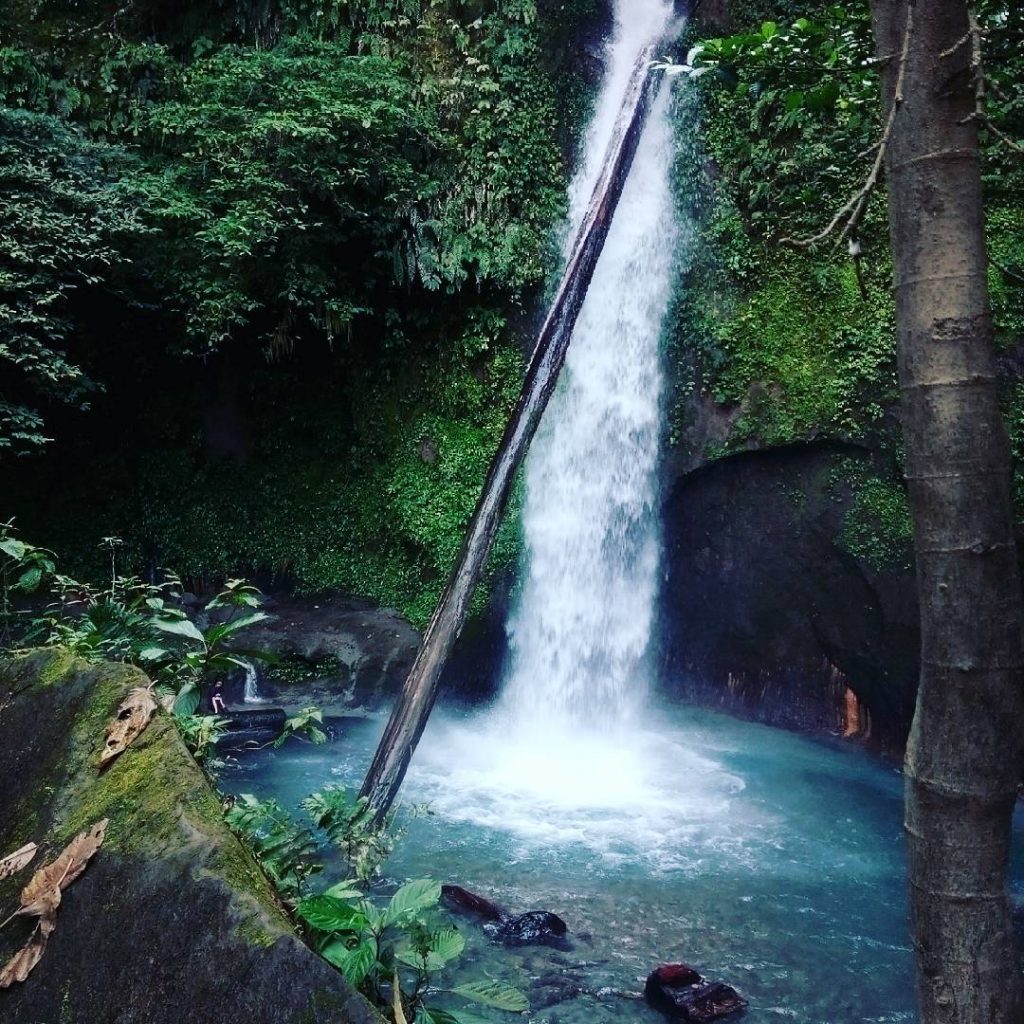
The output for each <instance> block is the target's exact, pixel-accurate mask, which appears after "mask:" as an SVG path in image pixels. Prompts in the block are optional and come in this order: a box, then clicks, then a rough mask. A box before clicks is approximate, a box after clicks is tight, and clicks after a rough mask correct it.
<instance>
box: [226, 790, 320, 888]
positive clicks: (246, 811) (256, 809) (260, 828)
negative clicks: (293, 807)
mask: <svg viewBox="0 0 1024 1024" xmlns="http://www.w3.org/2000/svg"><path fill="white" fill-rule="evenodd" d="M227 822H228V825H229V826H230V827H231V828H232V829H233V830H234V831H235V832H236V833H237V834H238V835H239V836H240V837H241V838H242V839H243V840H244V841H245V843H246V844H247V845H248V846H249V848H250V850H251V851H252V854H253V856H254V857H255V858H256V860H257V861H259V863H260V866H261V867H262V868H263V870H264V871H265V872H266V874H267V876H268V877H269V878H270V880H271V881H272V882H273V883H274V886H275V888H276V889H277V890H278V892H280V893H281V895H282V896H283V897H284V898H285V899H286V900H294V899H297V898H298V897H299V896H301V895H302V893H303V892H304V891H305V886H306V880H307V879H308V878H309V877H310V876H311V875H315V874H318V873H319V872H321V871H322V870H323V863H322V862H321V861H320V859H319V857H318V856H317V849H318V846H317V842H316V839H315V838H314V837H313V835H312V833H311V832H310V831H309V829H305V828H301V827H300V826H298V825H296V824H295V822H294V821H293V820H292V818H291V815H289V814H288V812H287V811H286V810H285V809H284V808H283V807H282V806H281V805H280V804H279V803H278V802H277V801H276V800H257V799H256V797H254V796H253V795H252V794H250V793H243V794H242V795H241V796H239V797H238V798H237V799H236V800H235V802H234V804H233V806H232V807H231V809H230V810H229V811H228V812H227Z"/></svg>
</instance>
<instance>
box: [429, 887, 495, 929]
mask: <svg viewBox="0 0 1024 1024" xmlns="http://www.w3.org/2000/svg"><path fill="white" fill-rule="evenodd" d="M441 895H442V896H443V897H444V898H445V900H446V901H447V902H448V903H450V904H452V905H453V906H455V907H457V908H458V909H459V910H468V911H471V912H472V913H474V914H479V915H480V916H481V917H483V918H484V919H485V920H488V921H503V920H505V918H506V917H508V915H507V914H506V913H505V911H504V910H502V909H501V907H499V906H497V905H496V904H494V903H492V902H491V901H490V900H487V899H484V897H483V896H477V894H476V893H475V892H470V891H469V890H468V889H463V888H462V886H461V885H442V886H441Z"/></svg>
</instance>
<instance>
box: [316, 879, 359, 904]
mask: <svg viewBox="0 0 1024 1024" xmlns="http://www.w3.org/2000/svg"><path fill="white" fill-rule="evenodd" d="M324 895H325V896H333V897H334V898H335V899H337V900H354V899H360V898H361V897H362V895H363V894H362V893H361V892H360V891H359V890H358V889H356V888H354V887H353V885H352V883H351V882H348V881H345V882H335V884H334V885H332V886H331V887H330V889H328V890H327V891H326V892H325V893H324Z"/></svg>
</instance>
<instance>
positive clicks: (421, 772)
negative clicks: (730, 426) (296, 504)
mask: <svg viewBox="0 0 1024 1024" xmlns="http://www.w3.org/2000/svg"><path fill="white" fill-rule="evenodd" d="M672 26H673V11H672V4H671V3H670V2H666V0H616V27H615V32H614V35H613V38H612V41H611V43H610V44H609V49H608V59H607V62H606V68H607V71H606V76H605V81H604V84H603V86H602V89H601V92H600V95H599V97H598V100H597V104H596V108H595V113H594V117H593V120H592V123H591V125H590V129H589V132H588V134H587V139H586V143H585V152H584V158H583V160H582V165H581V168H580V171H579V173H578V174H577V175H576V178H575V180H574V182H573V185H572V193H571V206H570V210H571V217H572V218H575V219H576V220H577V222H578V220H579V218H580V217H581V216H582V215H583V213H584V211H585V208H586V203H587V200H588V199H589V198H590V195H591V193H592V190H593V186H594V183H595V180H596V178H597V176H598V175H599V174H600V164H601V159H602V155H603V153H604V150H605V149H606V148H607V145H608V140H609V138H610V137H611V135H612V131H613V125H614V121H615V119H616V117H617V115H618V111H619V108H620V106H621V102H622V98H623V93H624V90H625V89H626V86H627V82H628V79H629V73H630V69H631V68H632V66H633V65H634V63H635V61H636V59H637V56H638V54H639V53H640V52H641V51H642V50H643V49H644V48H645V47H646V46H649V45H651V44H652V43H654V42H657V40H659V39H660V38H661V37H662V36H664V35H666V34H668V32H670V31H671V27H672ZM677 81H678V80H677ZM670 88H671V87H670V85H669V84H668V83H664V84H663V85H662V88H661V89H660V90H659V92H658V95H657V96H656V97H655V99H654V102H653V106H652V108H651V111H650V116H649V117H648V120H647V124H646V127H645V128H644V131H643V134H642V136H641V138H640V141H639V145H638V148H637V151H636V156H635V158H634V160H633V164H632V169H631V171H630V174H629V177H628V179H627V181H626V183H625V187H624V190H623V193H622V197H621V199H620V201H619V205H618V209H617V211H616V213H615V216H614V219H613V221H612V224H611V228H610V231H609V234H608V237H607V240H606V242H605V246H604V250H603V252H602V254H601V257H600V260H599V262H598V265H597V268H596V270H595V273H594V276H593V280H592V282H591V285H590V288H589V291H588V292H587V296H586V299H585V301H584V303H583V307H582V310H581V312H580V317H579V320H578V321H577V324H576V329H575V332H574V334H573V337H572V343H571V344H570V346H569V351H568V356H567V359H566V363H565V367H564V369H563V371H562V375H561V380H560V382H559V387H558V390H557V391H556V393H555V395H554V396H553V398H552V401H551V403H550V404H549V406H548V408H547V411H546V412H545V414H544V418H543V420H542V423H541V426H540V429H539V430H538V432H537V435H536V437H535V439H534V442H533V446H532V448H531V450H530V454H529V456H528V458H527V461H526V471H525V484H526V494H525V510H524V516H523V529H524V535H525V548H526V551H525V556H524V574H523V583H522V588H521V592H520V594H519V598H518V602H517V606H516V609H515V611H514V613H513V614H512V616H511V617H510V620H509V623H508V628H507V631H508V639H509V651H508V659H507V666H506V672H505V677H504V681H503V682H504V685H503V688H502V693H501V696H500V697H499V699H498V702H497V704H496V706H495V707H494V708H492V709H491V710H490V711H489V712H487V713H485V714H483V715H479V716H474V717H473V718H470V719H468V720H466V719H454V720H452V719H449V720H447V721H444V720H442V721H437V720H436V719H435V720H434V721H433V722H432V738H431V740H430V741H429V742H428V743H427V744H425V747H426V749H425V750H424V751H423V754H422V756H419V757H418V760H417V761H416V762H415V763H414V765H413V771H412V772H411V777H412V778H413V780H414V781H413V783H412V784H413V786H414V788H415V791H416V792H417V794H418V796H420V797H421V798H423V799H425V800H427V801H428V802H429V803H430V805H431V806H432V807H433V808H434V809H435V810H436V811H437V813H438V814H439V815H440V816H442V817H444V818H447V819H449V820H452V821H472V822H475V823H476V824H478V825H484V826H490V827H493V826H499V827H500V828H502V829H504V830H508V831H511V832H514V833H516V834H517V835H519V836H520V837H522V838H523V840H524V841H527V842H529V843H530V844H531V845H533V844H539V845H540V846H542V847H546V848H549V849H557V848H561V847H564V846H569V845H573V844H577V843H581V842H582V843H585V844H588V845H590V846H591V847H593V848H594V849H595V850H600V851H601V852H602V853H603V854H604V855H606V856H608V857H610V858H612V859H614V858H616V857H619V856H620V855H621V849H622V847H623V843H625V842H628V843H629V844H632V845H633V846H634V847H635V848H637V849H639V848H644V849H649V850H651V851H655V850H657V851H662V852H664V851H666V850H668V849H670V848H671V847H672V846H673V844H676V843H682V842H684V841H687V840H684V838H683V837H685V836H688V835H691V834H692V830H693V829H694V828H697V829H699V828H701V827H703V826H702V825H701V824H700V823H703V822H707V821H708V820H709V819H710V818H713V819H714V820H715V822H716V827H720V826H721V820H722V818H723V817H724V816H725V815H726V814H727V810H726V809H727V808H728V805H729V801H730V799H731V798H732V796H733V794H735V793H736V792H738V791H740V790H741V789H742V787H743V782H742V780H740V779H739V778H737V777H736V776H734V775H733V774H732V773H730V772H728V771H725V770H723V768H722V766H721V765H719V764H718V763H716V762H714V761H709V760H708V759H707V758H705V757H702V756H700V755H698V754H696V753H695V752H694V750H693V749H692V744H691V743H690V742H689V740H688V738H682V737H680V735H678V734H677V733H676V732H674V731H672V730H667V731H666V730H665V729H663V728H661V725H660V723H659V722H653V723H648V722H645V721H644V719H643V716H642V715H641V711H642V710H643V708H644V703H645V697H646V695H647V693H648V690H649V675H650V665H649V659H650V646H651V633H652V630H653V628H654V621H655V602H656V599H657V592H658V577H659V560H660V528H659V523H658V517H657V510H658V468H659V466H658V463H659V454H660V453H659V442H660V437H661V433H662V404H663V396H662V391H663V380H662V368H661V359H660V344H659V343H660V336H661V329H662V322H663V320H664V318H665V314H666V312H667V309H668V305H669V301H670V298H671V292H672V287H673V282H674V278H675V274H676V270H677V267H678V263H677V260H678V259H679V258H680V253H683V255H684V257H685V254H686V252H687V251H688V243H689V241H690V233H689V232H688V230H687V224H686V221H685V220H683V221H682V222H681V223H680V222H679V221H678V220H677V217H676V205H675V202H674V197H673V190H672V182H671V172H672V165H673V162H674V158H675V155H676V147H677V144H678V143H679V140H677V139H676V138H675V135H674V132H673V123H672V119H671V115H670V99H671V97H670V91H669V90H670ZM683 141H685V140H683ZM571 226H572V224H570V227H571ZM570 236H571V232H570ZM610 734H613V735H610ZM683 779H685V780H686V782H685V784H682V783H681V782H680V781H679V780H683ZM669 780H671V782H670V781H669ZM660 856H661V853H658V857H660Z"/></svg>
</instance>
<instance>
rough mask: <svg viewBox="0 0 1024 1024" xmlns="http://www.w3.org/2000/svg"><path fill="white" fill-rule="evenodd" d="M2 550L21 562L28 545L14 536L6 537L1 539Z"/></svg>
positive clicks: (0, 549)
mask: <svg viewBox="0 0 1024 1024" xmlns="http://www.w3.org/2000/svg"><path fill="white" fill-rule="evenodd" d="M0 551H2V552H3V553H4V554H5V555H10V556H11V558H13V559H15V560H16V561H18V562H20V561H21V560H22V559H23V558H24V557H25V552H26V551H28V546H27V545H25V544H23V543H22V542H21V541H20V540H15V539H14V538H13V537H4V538H3V540H0Z"/></svg>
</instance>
